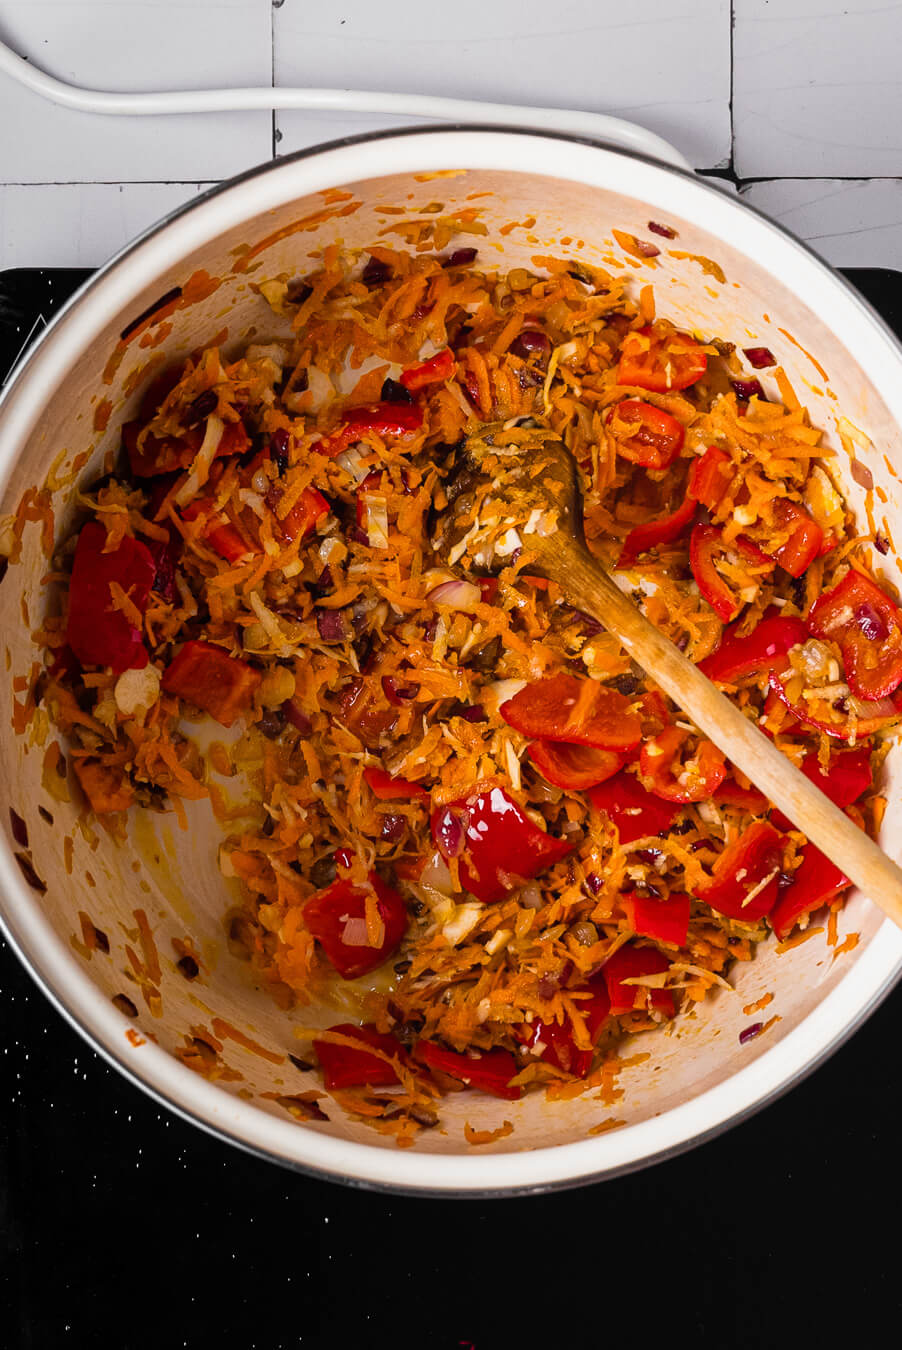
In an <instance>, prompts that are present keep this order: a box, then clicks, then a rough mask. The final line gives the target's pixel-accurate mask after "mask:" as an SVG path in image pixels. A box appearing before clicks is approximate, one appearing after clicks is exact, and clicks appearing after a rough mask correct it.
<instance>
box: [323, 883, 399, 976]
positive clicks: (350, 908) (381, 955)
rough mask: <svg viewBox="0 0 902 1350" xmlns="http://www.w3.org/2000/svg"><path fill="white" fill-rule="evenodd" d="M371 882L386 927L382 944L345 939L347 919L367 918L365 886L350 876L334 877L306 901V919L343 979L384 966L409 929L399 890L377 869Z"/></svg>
mask: <svg viewBox="0 0 902 1350" xmlns="http://www.w3.org/2000/svg"><path fill="white" fill-rule="evenodd" d="M369 882H370V886H371V887H372V889H373V890H374V891H375V893H376V904H377V906H378V909H379V917H380V918H381V919H382V923H383V925H384V927H385V934H384V937H383V940H382V945H381V946H380V947H363V946H357V945H355V944H350V943H346V942H345V940H344V931H345V925H346V923H347V920H348V919H364V918H366V895H367V892H366V888H365V887H364V886H356V885H355V884H354V883H353V882H352V881H347V880H345V881H333V883H332V885H331V886H327V887H326V889H325V890H324V891H317V893H316V895H312V896H311V897H310V899H309V900H308V901H306V903H305V905H304V922H305V923H306V925H307V927H308V928H309V930H310V932H311V933H312V935H313V936H314V937H315V938H316V940H317V942H318V943H319V945H320V946H321V947H322V949H323V951H324V952H325V954H326V956H327V958H328V960H329V961H330V963H331V964H332V965H333V966H334V967H335V969H336V970H337V971H338V973H339V975H340V976H341V977H342V979H344V980H356V979H357V978H358V977H359V976H360V975H367V974H369V972H370V971H371V970H375V969H376V967H377V966H381V965H382V964H383V963H384V962H385V961H387V960H388V958H389V957H390V956H391V954H392V953H393V952H394V951H397V949H398V946H399V945H400V942H401V939H402V938H403V936H404V934H405V933H406V931H407V910H406V909H405V908H404V901H403V900H402V899H401V897H400V895H398V892H397V891H395V890H392V888H391V886H386V884H385V882H384V881H383V880H382V879H381V877H379V876H378V875H377V873H376V872H370V876H369Z"/></svg>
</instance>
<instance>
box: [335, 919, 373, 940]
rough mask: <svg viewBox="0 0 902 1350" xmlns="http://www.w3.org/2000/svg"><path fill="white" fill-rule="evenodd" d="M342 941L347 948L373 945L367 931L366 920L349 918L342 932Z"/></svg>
mask: <svg viewBox="0 0 902 1350" xmlns="http://www.w3.org/2000/svg"><path fill="white" fill-rule="evenodd" d="M341 940H342V942H343V943H344V944H345V946H346V947H369V946H370V945H371V943H370V940H369V937H368V936H367V931H366V919H364V918H362V917H361V918H348V919H346V920H345V926H344V929H343V930H342V934H341Z"/></svg>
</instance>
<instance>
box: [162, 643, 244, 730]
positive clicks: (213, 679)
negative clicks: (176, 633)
mask: <svg viewBox="0 0 902 1350" xmlns="http://www.w3.org/2000/svg"><path fill="white" fill-rule="evenodd" d="M261 678H262V676H261V675H260V672H259V671H257V670H254V669H253V668H252V667H251V666H249V665H248V664H247V662H246V661H239V660H238V658H237V657H234V656H229V654H228V653H227V652H224V651H223V650H222V648H221V647H215V646H214V645H213V644H212V643H211V642H186V643H185V644H184V646H183V647H182V649H181V651H180V652H179V654H178V656H177V657H176V658H175V660H174V661H173V662H172V663H171V664H170V665H169V666H167V668H166V670H165V671H164V673H163V679H162V687H163V689H164V690H165V692H166V693H167V694H177V695H178V697H179V698H182V699H184V700H185V701H186V702H188V703H193V704H194V705H195V706H196V707H198V708H202V709H203V711H204V712H208V713H209V714H210V716H211V717H214V718H215V719H216V721H217V722H219V723H220V725H221V726H224V727H230V726H231V725H232V723H233V722H234V721H235V718H236V717H237V716H238V715H239V713H242V712H244V711H245V709H247V708H249V707H250V705H251V703H252V701H253V697H254V691H255V690H256V688H257V686H258V685H259V683H260V680H261Z"/></svg>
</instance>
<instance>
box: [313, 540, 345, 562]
mask: <svg viewBox="0 0 902 1350" xmlns="http://www.w3.org/2000/svg"><path fill="white" fill-rule="evenodd" d="M318 552H319V556H320V561H321V562H322V563H324V564H325V566H326V567H330V566H335V565H336V564H337V563H340V562H344V560H345V558H346V557H347V556H348V550H347V547H346V546H345V545H344V544H343V543H342V542H341V540H340V539H337V538H336V537H335V535H331V536H330V537H329V538H328V539H324V540H323V542H322V543H321V544H320V546H319V550H318Z"/></svg>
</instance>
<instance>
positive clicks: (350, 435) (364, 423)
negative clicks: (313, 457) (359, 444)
mask: <svg viewBox="0 0 902 1350" xmlns="http://www.w3.org/2000/svg"><path fill="white" fill-rule="evenodd" d="M422 425H423V413H422V410H421V408H419V407H418V405H417V404H416V403H385V402H382V403H363V404H361V405H360V407H358V408H348V409H347V410H346V412H345V413H344V414H343V416H342V420H341V426H340V427H339V428H338V430H337V431H333V432H332V434H331V436H324V437H323V439H322V440H321V441H319V442H318V443H317V444H316V445H314V446H313V449H314V450H315V451H316V453H317V454H319V455H326V456H327V458H329V459H334V458H335V456H336V455H340V454H341V452H342V451H343V450H347V448H348V446H349V445H353V444H354V442H355V441H359V440H360V438H361V436H363V435H364V433H365V432H367V431H374V432H375V433H376V435H377V436H381V437H383V438H385V437H388V438H390V439H392V440H401V439H403V438H404V437H406V436H411V435H412V434H413V433H414V432H415V431H419V429H420V427H421V426H422Z"/></svg>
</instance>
